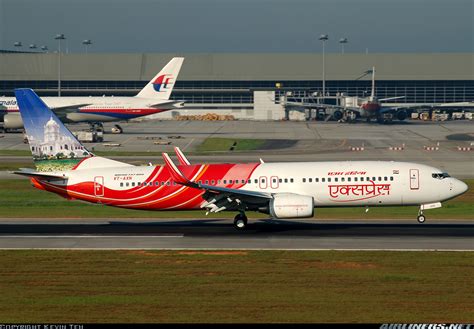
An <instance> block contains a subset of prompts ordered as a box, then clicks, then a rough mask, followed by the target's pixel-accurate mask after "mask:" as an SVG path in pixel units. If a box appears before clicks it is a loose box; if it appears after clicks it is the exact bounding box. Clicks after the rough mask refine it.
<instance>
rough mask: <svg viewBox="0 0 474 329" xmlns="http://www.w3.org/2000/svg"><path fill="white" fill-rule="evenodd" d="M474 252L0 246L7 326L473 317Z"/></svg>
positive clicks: (0, 303) (1, 301) (1, 306)
mask: <svg viewBox="0 0 474 329" xmlns="http://www.w3.org/2000/svg"><path fill="white" fill-rule="evenodd" d="M473 263H474V253H470V252H387V251H370V252H368V251H367V252H365V251H148V250H147V251H140V250H133V251H127V250H121V251H68V250H62V251H52V250H46V251H45V250H28V251H18V250H15V251H5V250H3V251H0V291H1V292H2V293H1V294H0V319H2V321H3V322H6V323H14V322H21V323H27V322H35V323H75V322H78V323H84V322H86V323H87V322H100V323H102V322H115V323H135V322H140V323H143V322H180V323H187V322H188V323H189V322H193V323H195V322H198V323H204V322H205V323H209V322H222V323H230V322H232V323H234V322H239V323H252V322H324V323H328V322H362V323H472V322H473V321H474V309H473V307H472V296H473V295H474V279H473V278H474V267H473V266H472V264H473Z"/></svg>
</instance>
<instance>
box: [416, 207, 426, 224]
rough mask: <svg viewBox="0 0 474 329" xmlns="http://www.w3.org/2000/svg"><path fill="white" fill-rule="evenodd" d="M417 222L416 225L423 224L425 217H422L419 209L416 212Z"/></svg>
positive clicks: (421, 211)
mask: <svg viewBox="0 0 474 329" xmlns="http://www.w3.org/2000/svg"><path fill="white" fill-rule="evenodd" d="M416 219H417V220H418V223H420V224H423V223H424V222H425V220H426V217H425V215H423V210H422V209H421V207H420V210H419V211H418V217H417V218H416Z"/></svg>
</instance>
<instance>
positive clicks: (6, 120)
mask: <svg viewBox="0 0 474 329" xmlns="http://www.w3.org/2000/svg"><path fill="white" fill-rule="evenodd" d="M3 127H4V128H5V129H21V128H23V120H22V119H21V115H20V114H19V113H8V114H5V116H4V117H3Z"/></svg>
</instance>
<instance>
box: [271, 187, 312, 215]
mask: <svg viewBox="0 0 474 329" xmlns="http://www.w3.org/2000/svg"><path fill="white" fill-rule="evenodd" d="M270 215H271V216H272V217H274V218H306V217H313V215H314V200H313V197H311V196H307V195H299V194H293V193H280V194H275V195H274V196H273V199H272V200H271V201H270Z"/></svg>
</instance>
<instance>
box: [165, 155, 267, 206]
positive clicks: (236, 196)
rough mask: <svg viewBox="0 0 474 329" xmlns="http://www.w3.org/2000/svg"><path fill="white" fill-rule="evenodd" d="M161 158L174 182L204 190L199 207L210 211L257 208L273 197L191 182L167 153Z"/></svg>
mask: <svg viewBox="0 0 474 329" xmlns="http://www.w3.org/2000/svg"><path fill="white" fill-rule="evenodd" d="M163 159H164V161H165V163H166V167H167V168H168V170H169V172H170V175H171V177H172V178H173V180H174V181H175V182H176V183H178V184H181V185H185V186H188V187H191V188H195V189H200V190H203V191H204V194H203V196H202V197H203V198H204V200H206V202H205V203H203V204H202V205H201V208H207V209H208V211H210V212H219V211H222V210H240V209H242V210H246V209H257V208H258V207H261V206H266V205H267V204H268V203H269V201H270V199H272V198H273V196H272V194H271V193H265V192H258V191H249V190H242V189H232V188H227V187H220V186H214V185H206V184H201V183H198V182H193V181H191V180H189V179H188V178H187V177H186V176H184V174H183V173H182V172H181V171H180V170H179V168H178V167H177V166H176V165H175V164H174V162H173V161H172V160H171V158H170V157H169V155H168V154H167V153H163Z"/></svg>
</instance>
